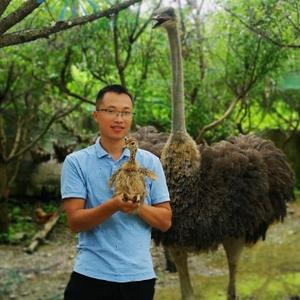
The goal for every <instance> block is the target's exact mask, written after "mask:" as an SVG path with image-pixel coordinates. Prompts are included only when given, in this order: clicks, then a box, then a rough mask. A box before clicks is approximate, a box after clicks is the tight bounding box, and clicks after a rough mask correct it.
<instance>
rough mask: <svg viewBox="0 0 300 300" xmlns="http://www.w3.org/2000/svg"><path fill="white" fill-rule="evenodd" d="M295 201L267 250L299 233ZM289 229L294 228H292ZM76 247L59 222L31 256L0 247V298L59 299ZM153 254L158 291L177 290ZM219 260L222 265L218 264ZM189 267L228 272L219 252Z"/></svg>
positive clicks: (157, 251) (299, 209)
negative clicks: (288, 235) (290, 235)
mask: <svg viewBox="0 0 300 300" xmlns="http://www.w3.org/2000/svg"><path fill="white" fill-rule="evenodd" d="M297 202H298V204H297V205H294V206H293V207H292V208H291V209H290V213H289V214H288V217H287V219H286V221H285V222H284V224H283V225H281V224H277V225H275V226H272V227H271V228H270V230H269V232H270V233H268V241H269V243H270V247H272V248H274V244H276V245H277V246H278V245H280V244H281V243H282V241H281V240H280V238H279V237H280V236H283V235H284V234H285V233H288V234H290V232H291V231H293V232H294V231H295V232H297V231H298V230H299V224H300V221H299V220H300V205H299V201H297ZM289 226H293V228H290V227H289ZM288 238H289V239H290V237H288ZM261 244H266V243H261ZM75 245H76V235H74V234H72V233H71V232H70V231H69V230H68V229H67V228H66V226H65V225H63V224H62V223H61V224H58V225H57V226H56V227H55V228H54V230H53V232H52V233H51V234H50V236H49V238H48V239H47V241H46V243H44V244H43V245H42V246H40V247H39V249H38V250H37V251H36V252H34V253H33V254H27V253H25V252H24V249H23V247H24V246H21V245H18V246H13V245H9V246H8V245H0V299H1V300H2V299H3V300H13V299H22V300H23V299H25V300H60V299H62V295H63V290H64V288H65V286H66V283H67V281H68V278H69V275H70V273H71V271H72V267H73V260H74V257H75V254H76V247H75ZM297 247H298V245H297ZM299 250H300V249H299ZM253 251H255V250H251V253H252V252H253ZM260 251H261V250H260ZM249 253H250V252H249ZM298 253H299V252H298ZM152 254H153V261H154V266H155V270H156V273H157V275H158V280H157V285H156V287H157V290H158V291H159V289H163V288H165V287H172V286H177V287H178V277H177V274H176V273H169V272H167V271H165V257H164V253H163V250H162V248H158V247H155V246H153V247H152ZM247 255H248V254H247V252H246V255H245V258H244V259H248V260H249V257H248V258H247ZM220 260H221V261H224V262H222V264H220V263H219V261H220ZM214 262H215V263H214ZM189 265H190V271H191V273H192V275H201V276H206V275H207V276H212V275H216V276H218V275H220V274H223V275H224V274H226V272H227V266H226V262H225V259H224V251H223V250H222V249H220V250H219V251H217V252H215V253H213V254H209V255H207V254H201V255H200V257H199V256H196V255H191V256H190V258H189ZM221 265H222V266H221ZM241 269H242V268H241Z"/></svg>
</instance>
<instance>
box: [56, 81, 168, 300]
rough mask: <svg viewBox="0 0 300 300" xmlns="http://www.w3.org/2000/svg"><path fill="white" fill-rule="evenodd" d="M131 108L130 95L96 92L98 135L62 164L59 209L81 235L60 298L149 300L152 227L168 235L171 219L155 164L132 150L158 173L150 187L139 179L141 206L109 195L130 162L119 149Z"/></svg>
mask: <svg viewBox="0 0 300 300" xmlns="http://www.w3.org/2000/svg"><path fill="white" fill-rule="evenodd" d="M132 110H133V99H132V96H131V94H130V93H129V92H128V91H127V89H125V88H124V87H122V86H120V85H111V86H107V87H105V88H103V89H102V90H100V91H99V93H98V95H97V99H96V111H95V112H93V117H94V120H95V122H96V123H97V125H98V128H99V133H100V137H99V138H98V139H97V141H96V143H95V144H94V145H92V146H89V147H87V148H85V149H83V150H80V151H78V152H74V153H72V154H70V155H68V156H67V158H66V160H65V162H64V165H63V169H62V176H61V193H62V198H63V200H64V209H65V211H66V214H67V219H68V223H69V226H70V228H71V230H72V231H73V232H77V233H79V240H78V246H77V247H78V254H77V258H76V262H75V267H74V271H73V272H72V274H71V278H70V281H69V283H68V285H67V287H66V290H65V300H151V299H153V295H154V285H155V273H154V271H153V265H152V259H151V254H150V242H151V228H152V227H153V228H156V229H159V230H161V231H166V230H168V229H169V228H170V226H171V218H172V212H171V208H170V204H169V193H168V189H167V186H166V180H165V176H164V173H163V170H162V166H161V164H160V161H159V159H158V158H157V157H156V156H154V155H153V154H151V153H150V152H147V151H144V150H141V149H139V150H138V152H137V155H136V159H137V161H138V162H139V163H140V165H141V166H142V167H145V168H147V169H150V170H152V171H153V172H155V173H156V175H157V179H156V180H155V181H151V180H149V181H148V179H146V181H145V183H146V186H147V191H148V196H147V197H146V199H145V201H144V204H143V205H141V206H138V205H137V204H136V203H134V201H131V200H129V201H127V202H125V201H123V196H122V195H117V196H113V191H112V190H110V189H109V187H108V181H109V178H110V176H111V175H112V174H113V173H114V172H115V171H116V170H117V169H118V168H119V167H120V166H121V165H122V164H123V163H124V162H126V161H127V160H128V158H129V154H130V153H129V150H128V149H126V148H125V149H124V144H125V136H126V135H127V134H128V132H129V129H130V127H131V123H132V115H133V112H132ZM131 196H132V197H133V196H134V195H131Z"/></svg>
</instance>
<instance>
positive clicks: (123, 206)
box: [63, 195, 137, 232]
mask: <svg viewBox="0 0 300 300" xmlns="http://www.w3.org/2000/svg"><path fill="white" fill-rule="evenodd" d="M84 202H85V200H84V199H81V198H67V199H64V203H63V206H64V209H65V212H66V214H67V219H68V223H69V226H70V229H71V231H72V232H82V231H87V230H90V229H92V228H94V227H96V226H97V225H99V224H101V223H103V222H104V221H105V220H106V219H108V218H109V217H111V216H112V215H113V214H114V213H115V212H117V211H123V212H124V213H130V212H133V211H134V210H135V209H136V208H137V204H135V203H133V202H132V201H127V202H124V201H123V195H118V196H115V197H113V198H111V199H109V200H107V201H106V202H104V203H102V204H101V205H99V206H96V207H93V208H84Z"/></svg>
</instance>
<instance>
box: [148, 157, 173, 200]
mask: <svg viewBox="0 0 300 300" xmlns="http://www.w3.org/2000/svg"><path fill="white" fill-rule="evenodd" d="M153 163H154V166H153V167H154V168H153V172H154V173H155V174H156V176H157V178H156V180H154V181H152V184H151V188H150V198H151V203H152V205H153V204H159V203H163V202H166V201H170V195H169V190H168V187H167V183H166V177H165V174H164V171H163V168H162V165H161V163H160V160H159V159H158V158H157V157H156V156H154V160H153Z"/></svg>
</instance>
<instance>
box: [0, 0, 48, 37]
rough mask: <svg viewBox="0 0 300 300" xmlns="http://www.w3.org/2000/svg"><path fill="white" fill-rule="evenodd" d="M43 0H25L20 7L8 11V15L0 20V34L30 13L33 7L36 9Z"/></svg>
mask: <svg viewBox="0 0 300 300" xmlns="http://www.w3.org/2000/svg"><path fill="white" fill-rule="evenodd" d="M43 2H44V0H41V1H37V0H27V1H26V2H25V3H23V5H21V7H19V8H18V9H16V10H15V11H13V12H12V13H10V14H9V15H8V16H6V17H5V18H3V19H1V20H0V35H2V34H3V33H4V32H6V31H7V30H8V29H10V28H12V27H13V26H15V25H16V24H17V23H19V22H20V21H22V20H23V19H24V18H26V17H27V16H28V15H30V14H31V13H32V12H33V11H34V10H35V9H37V8H38V7H39V6H40V5H41V4H42V3H43Z"/></svg>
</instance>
